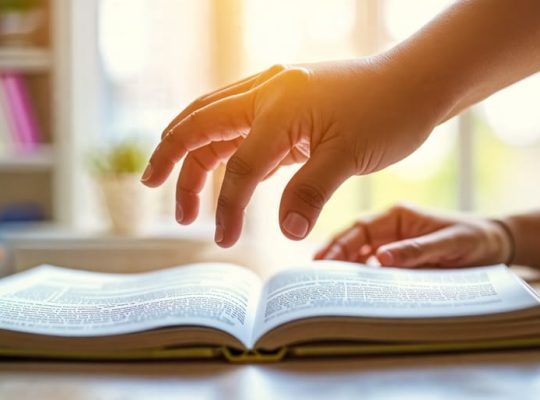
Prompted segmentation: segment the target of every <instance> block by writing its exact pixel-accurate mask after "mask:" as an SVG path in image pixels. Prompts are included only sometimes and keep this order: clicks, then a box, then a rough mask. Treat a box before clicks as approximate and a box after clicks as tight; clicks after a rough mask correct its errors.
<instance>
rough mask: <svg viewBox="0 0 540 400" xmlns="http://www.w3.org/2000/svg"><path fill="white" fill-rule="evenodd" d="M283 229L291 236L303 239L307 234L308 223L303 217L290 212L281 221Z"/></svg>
mask: <svg viewBox="0 0 540 400" xmlns="http://www.w3.org/2000/svg"><path fill="white" fill-rule="evenodd" d="M283 229H284V230H285V231H286V232H287V233H289V234H290V235H291V236H294V237H297V238H299V239H303V238H304V236H306V234H307V232H308V229H309V221H308V220H307V219H306V217H304V216H303V215H300V214H298V213H296V212H290V213H289V214H287V217H286V218H285V221H283Z"/></svg>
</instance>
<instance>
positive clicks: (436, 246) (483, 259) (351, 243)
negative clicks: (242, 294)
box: [315, 206, 512, 267]
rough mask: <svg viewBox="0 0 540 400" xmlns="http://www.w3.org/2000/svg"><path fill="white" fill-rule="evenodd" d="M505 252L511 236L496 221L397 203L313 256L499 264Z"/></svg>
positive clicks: (387, 262)
mask: <svg viewBox="0 0 540 400" xmlns="http://www.w3.org/2000/svg"><path fill="white" fill-rule="evenodd" d="M511 254H512V243H511V239H510V238H509V237H508V234H507V232H506V231H505V229H504V228H503V227H502V226H501V225H500V224H499V223H497V222H494V221H491V220H486V219H479V218H470V217H467V218H465V217H447V216H442V215H439V214H433V213H429V212H426V211H423V210H420V209H417V208H413V207H411V206H397V207H393V208H391V209H390V210H388V211H386V212H384V213H382V214H379V215H375V216H372V217H369V218H365V219H362V220H360V221H358V222H356V223H355V224H354V225H353V226H352V227H351V228H349V229H347V230H345V231H344V232H343V233H341V234H339V235H337V236H336V238H334V240H333V241H332V242H331V243H329V244H328V245H327V246H325V247H324V248H323V249H321V250H320V251H319V252H318V253H317V254H316V255H315V258H316V259H330V260H343V261H356V262H363V263H365V262H366V261H367V260H368V258H369V257H371V256H375V257H377V259H378V260H379V262H380V263H381V264H382V265H384V266H396V267H466V266H473V265H486V264H497V263H504V262H506V261H507V260H508V259H509V258H510V257H511Z"/></svg>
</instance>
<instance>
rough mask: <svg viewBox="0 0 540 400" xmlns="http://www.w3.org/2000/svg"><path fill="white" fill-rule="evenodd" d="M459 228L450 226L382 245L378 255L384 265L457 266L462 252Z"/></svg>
mask: <svg viewBox="0 0 540 400" xmlns="http://www.w3.org/2000/svg"><path fill="white" fill-rule="evenodd" d="M459 236H460V232H459V228H456V227H455V226H454V227H449V228H445V229H442V230H439V231H436V232H433V233H429V234H427V235H423V236H419V237H416V238H411V239H405V240H401V241H397V242H393V243H389V244H386V245H383V246H381V247H380V248H379V249H378V250H377V253H376V257H377V259H378V260H379V262H380V263H381V265H383V266H395V267H421V266H425V265H433V266H444V265H446V266H457V265H455V264H456V261H458V260H459V259H460V255H461V254H462V249H461V248H460V247H462V246H461V241H459V240H457V239H456V238H458V237H459Z"/></svg>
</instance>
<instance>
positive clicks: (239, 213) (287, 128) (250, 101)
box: [142, 56, 448, 247]
mask: <svg viewBox="0 0 540 400" xmlns="http://www.w3.org/2000/svg"><path fill="white" fill-rule="evenodd" d="M390 64H391V62H389V59H388V58H385V57H383V56H379V57H376V58H375V57H374V58H369V59H362V60H351V61H341V62H331V63H319V64H306V65H301V66H294V67H286V66H274V67H272V68H270V69H269V70H267V71H265V72H262V73H261V74H258V75H255V76H253V77H250V78H247V79H245V80H243V81H240V82H238V83H235V84H232V85H230V86H227V87H225V88H223V89H221V90H218V91H216V92H213V93H210V94H208V95H206V96H203V97H201V98H200V99H198V100H196V101H195V102H194V103H192V104H191V105H190V106H189V107H188V108H186V109H185V110H184V111H182V112H181V113H180V115H178V116H177V117H176V118H175V119H174V120H173V121H172V122H171V124H170V125H169V126H168V127H167V128H166V129H165V131H164V133H163V136H162V141H161V143H160V144H159V145H158V146H157V148H156V150H155V152H154V153H153V155H152V157H151V159H150V162H149V166H148V168H147V170H146V171H145V173H144V175H143V178H142V181H143V183H144V184H146V185H147V186H150V187H155V186H159V185H161V184H162V183H163V182H164V181H165V179H166V178H167V176H168V175H169V174H170V172H171V171H172V169H173V167H174V165H175V163H177V162H178V161H180V160H181V159H182V158H183V157H184V156H185V159H184V162H183V165H182V169H181V172H180V176H179V178H178V184H177V195H176V196H177V215H176V218H177V220H178V222H180V223H182V224H189V223H191V222H192V221H193V220H194V219H195V218H196V216H197V213H198V209H199V193H200V192H201V190H202V188H203V186H204V183H205V179H206V175H207V173H208V172H209V171H211V170H213V169H214V168H216V167H217V166H218V165H219V163H220V162H226V163H227V166H226V172H225V177H224V180H223V184H222V187H221V192H220V195H219V199H218V206H217V210H216V234H215V240H216V242H217V243H218V244H219V245H220V246H222V247H229V246H232V245H233V244H234V243H235V242H236V241H237V240H238V238H239V236H240V233H241V229H242V223H243V217H244V210H245V208H246V206H247V204H248V202H249V200H250V198H251V196H252V194H253V191H254V190H255V188H256V186H257V185H258V184H259V182H261V181H262V180H263V179H265V177H267V176H269V175H270V174H271V173H272V172H273V171H274V170H276V169H277V168H279V167H280V166H282V165H287V164H292V163H304V162H305V164H304V165H303V166H302V168H300V170H299V171H298V172H297V173H296V174H295V175H294V177H293V178H292V179H291V180H290V182H289V183H288V185H287V186H286V188H285V190H284V192H283V196H282V199H281V206H280V212H279V220H280V224H281V229H282V231H283V233H284V234H285V235H286V236H287V237H288V238H290V239H294V240H299V239H302V238H304V237H305V236H306V235H307V234H308V233H309V231H310V230H311V229H312V228H313V225H314V224H315V221H316V220H317V217H318V215H319V213H320V211H321V209H322V207H323V205H324V204H325V203H326V202H327V201H328V199H329V198H330V196H331V195H332V193H333V192H334V191H335V190H336V189H337V187H338V186H340V184H341V183H342V182H343V181H344V180H346V179H347V178H348V177H350V176H352V175H358V174H368V173H371V172H374V171H377V170H380V169H382V168H384V167H386V166H388V165H389V164H392V163H395V162H396V161H398V160H400V159H402V158H404V157H405V156H407V155H408V154H410V153H411V152H413V151H414V150H415V149H416V148H417V147H418V146H420V144H422V142H423V141H424V140H425V139H426V138H427V136H428V135H429V133H430V132H431V130H432V129H433V127H434V126H435V125H436V124H437V123H439V122H440V120H441V118H442V117H443V115H446V113H447V111H448V110H446V109H442V107H440V104H442V103H441V102H438V101H434V99H440V98H441V96H440V93H437V95H435V96H433V95H431V96H430V95H428V94H427V93H426V91H427V87H428V85H419V84H418V83H417V82H415V79H414V77H411V76H405V75H403V72H402V71H399V68H396V66H395V65H394V66H393V67H392V66H391V65H390ZM439 90H440V89H439Z"/></svg>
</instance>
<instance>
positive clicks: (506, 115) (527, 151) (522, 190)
mask: <svg viewBox="0 0 540 400" xmlns="http://www.w3.org/2000/svg"><path fill="white" fill-rule="evenodd" d="M538 104H540V74H536V75H534V76H532V77H530V78H528V79H525V80H523V81H521V82H519V83H517V84H515V85H513V86H511V87H509V88H507V89H505V90H503V91H501V92H499V93H497V94H495V95H493V96H492V97H490V98H489V99H487V100H485V101H484V102H483V104H482V105H481V107H480V111H479V112H478V115H477V118H476V122H475V138H476V144H475V150H476V154H475V158H476V170H475V188H476V202H477V208H478V210H479V211H481V212H482V213H489V214H497V213H500V212H511V211H518V210H524V209H529V208H533V207H536V208H538V207H539V205H540V185H539V184H538V182H539V181H540V180H539V178H538V171H539V170H540V157H539V155H540V119H539V117H538Z"/></svg>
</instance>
